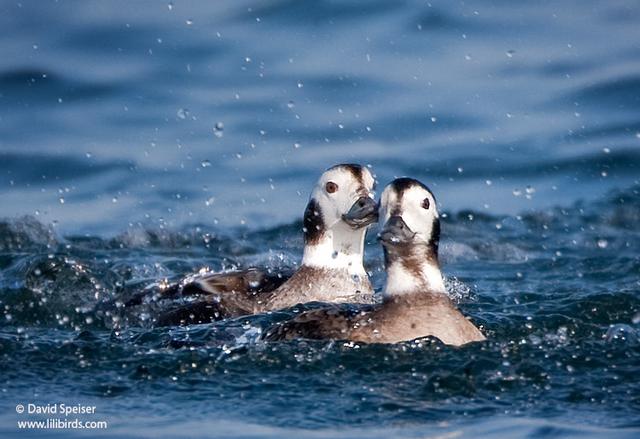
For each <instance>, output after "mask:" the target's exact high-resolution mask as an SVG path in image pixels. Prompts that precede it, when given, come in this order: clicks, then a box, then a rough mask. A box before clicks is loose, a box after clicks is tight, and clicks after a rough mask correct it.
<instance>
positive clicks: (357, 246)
mask: <svg viewBox="0 0 640 439" xmlns="http://www.w3.org/2000/svg"><path fill="white" fill-rule="evenodd" d="M373 186H374V178H373V176H372V175H371V172H370V171H369V169H367V168H366V167H362V166H360V165H355V164H340V165H336V166H333V167H331V168H329V169H327V170H326V171H325V172H324V173H323V174H322V176H321V177H320V179H319V180H318V182H317V183H316V185H315V187H314V189H313V191H312V193H311V197H310V199H309V203H308V204H307V207H306V209H305V212H304V221H303V231H304V253H303V256H302V263H301V264H300V267H299V268H298V270H297V271H295V273H293V275H292V276H291V277H290V278H288V279H287V277H283V276H279V275H274V274H269V273H267V272H265V271H264V270H260V269H249V270H244V271H236V272H230V273H213V274H209V275H205V276H200V277H196V278H195V279H192V280H190V281H189V282H186V283H183V284H182V285H180V286H177V287H174V288H173V289H170V290H171V291H170V294H173V295H179V294H183V295H190V294H204V295H205V296H206V297H205V300H201V301H196V302H194V303H191V304H188V305H186V306H182V307H179V308H177V309H174V310H172V311H169V312H167V313H165V314H163V315H161V316H160V317H159V318H158V322H157V323H158V324H159V325H175V324H185V323H186V324H192V323H204V322H210V321H212V320H220V319H224V318H229V317H238V316H241V315H247V314H255V313H259V312H265V311H271V310H277V309H282V308H287V307H290V306H293V305H296V304H298V303H304V302H315V301H319V302H352V303H372V302H373V288H372V286H371V283H370V281H369V277H368V275H367V272H366V271H365V269H364V265H363V255H364V239H365V234H366V231H367V229H368V227H369V226H370V225H371V224H372V223H374V222H376V221H377V218H378V209H377V205H376V203H375V201H374V199H373V192H372V191H373ZM285 280H286V281H285Z"/></svg>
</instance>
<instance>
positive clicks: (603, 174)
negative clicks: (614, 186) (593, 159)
mask: <svg viewBox="0 0 640 439" xmlns="http://www.w3.org/2000/svg"><path fill="white" fill-rule="evenodd" d="M600 175H601V176H602V177H606V176H607V175H609V174H607V171H602V172H601V173H600Z"/></svg>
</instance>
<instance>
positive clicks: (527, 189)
mask: <svg viewBox="0 0 640 439" xmlns="http://www.w3.org/2000/svg"><path fill="white" fill-rule="evenodd" d="M535 191H536V188H534V187H532V186H527V187H526V188H525V192H526V193H527V194H529V195H531V194H533V193H535Z"/></svg>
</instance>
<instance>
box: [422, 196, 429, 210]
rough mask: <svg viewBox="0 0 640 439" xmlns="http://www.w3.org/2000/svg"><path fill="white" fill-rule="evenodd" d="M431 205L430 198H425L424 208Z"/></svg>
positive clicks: (423, 201)
mask: <svg viewBox="0 0 640 439" xmlns="http://www.w3.org/2000/svg"><path fill="white" fill-rule="evenodd" d="M429 206H430V203H429V198H425V199H424V200H422V208H423V209H428V208H429Z"/></svg>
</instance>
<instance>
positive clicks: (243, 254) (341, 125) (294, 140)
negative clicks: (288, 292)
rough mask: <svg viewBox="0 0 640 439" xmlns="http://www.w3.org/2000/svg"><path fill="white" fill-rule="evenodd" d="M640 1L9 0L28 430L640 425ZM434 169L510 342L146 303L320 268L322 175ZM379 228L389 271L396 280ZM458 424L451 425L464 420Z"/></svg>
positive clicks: (451, 240)
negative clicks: (386, 332) (370, 336)
mask: <svg viewBox="0 0 640 439" xmlns="http://www.w3.org/2000/svg"><path fill="white" fill-rule="evenodd" d="M639 21H640V6H638V4H637V3H636V2H632V1H610V2H594V1H562V2H560V1H554V2H551V1H549V2H547V1H542V2H526V3H525V2H502V1H498V2H488V1H465V2H444V1H441V2H439V1H433V2H423V1H409V0H407V1H381V0H380V1H377V0H373V1H368V2H356V1H314V2H302V1H294V0H281V1H262V2H258V1H216V2H182V1H178V0H176V1H174V2H172V3H169V2H126V1H109V2H103V1H83V2H70V1H59V2H54V1H22V2H14V1H5V2H2V3H0V206H2V207H1V210H0V216H1V217H2V218H3V219H2V220H0V306H1V307H2V309H3V314H4V316H0V368H1V369H2V372H1V374H0V394H1V395H2V398H0V436H2V437H42V434H43V432H42V431H38V430H28V431H19V430H18V429H17V426H16V425H17V424H16V423H17V421H19V420H21V419H39V418H38V417H37V416H35V415H29V416H27V415H25V414H23V415H19V414H17V413H16V411H15V406H16V404H28V403H29V402H31V403H38V404H46V403H59V402H63V403H67V404H85V405H89V404H92V405H95V406H96V407H97V409H96V413H97V414H95V415H92V416H88V417H86V418H84V419H87V420H106V421H108V422H109V428H108V429H107V430H104V431H101V432H97V433H96V431H91V432H90V433H87V432H86V431H79V430H74V431H70V430H59V431H52V430H50V431H47V432H46V434H47V436H54V437H69V436H78V437H79V436H87V435H92V434H100V435H102V436H103V437H150V436H155V437H184V436H187V437H269V438H271V437H310V438H311V437H336V438H337V437H362V436H368V437H381V438H383V437H385V438H386V437H431V436H438V435H442V436H443V437H479V436H482V437H495V438H503V437H523V436H527V437H585V436H588V437H637V436H638V435H640V430H639V429H640V398H639V397H638V395H640V380H638V373H640V228H639V227H638V223H639V221H640V181H639V180H640V177H639V176H640V27H639V26H638V22H639ZM345 161H348V162H357V163H363V164H368V165H371V167H372V170H373V171H374V172H375V174H376V175H377V179H378V182H379V186H380V187H381V186H383V185H384V184H386V183H387V182H388V181H389V180H391V179H392V178H393V177H395V176H401V175H409V176H412V177H415V178H418V179H420V180H422V181H424V182H425V183H427V184H428V185H429V186H430V187H431V188H432V189H433V190H434V192H435V193H436V196H437V198H438V201H439V203H440V208H441V209H442V210H443V211H444V212H446V213H447V215H446V218H445V219H444V224H443V239H444V243H443V246H442V260H443V263H444V264H443V265H444V272H445V274H446V276H447V285H448V287H449V290H450V293H451V294H452V296H453V297H454V298H455V299H456V301H457V302H458V303H459V306H460V308H461V309H462V310H463V312H464V313H466V314H468V315H470V316H472V317H473V319H474V320H475V321H476V322H478V323H480V324H482V325H483V326H484V328H485V330H486V333H487V335H488V337H489V341H487V342H485V343H480V344H476V345H473V346H469V347H465V348H463V349H453V348H449V347H444V346H442V345H439V344H437V343H435V344H434V343H432V342H429V341H423V342H420V343H407V344H403V345H398V346H351V345H343V344H342V343H329V344H327V343H315V342H314V343H309V342H294V343H288V344H277V345H267V344H264V343H262V342H258V341H257V338H258V335H259V334H260V331H261V328H264V327H265V326H266V325H268V324H270V323H272V322H273V321H274V320H277V319H280V318H286V317H288V316H289V315H291V314H293V313H294V310H289V311H286V312H283V313H278V314H276V315H271V316H255V317H250V318H244V319H238V320H234V321H228V322H222V323H218V324H212V325H200V326H193V327H188V328H155V327H154V325H153V324H152V323H151V322H150V321H151V319H152V317H153V313H154V312H157V311H158V310H156V309H146V310H141V311H139V312H136V313H131V312H126V311H123V310H122V309H121V308H120V307H117V306H116V304H117V302H118V301H119V300H120V299H121V298H122V297H125V296H126V295H127V294H130V293H131V292H134V291H137V290H139V289H140V288H143V287H144V286H147V285H149V284H151V283H153V282H156V281H158V280H161V279H165V278H166V279H168V280H177V279H180V277H181V276H183V275H185V274H188V273H191V272H193V271H196V270H198V269H200V268H202V267H204V266H206V267H210V268H212V269H214V270H219V269H227V268H233V267H245V266H251V265H260V266H263V265H267V266H270V267H274V268H279V267H282V268H292V267H295V264H296V263H298V262H299V257H300V254H301V249H302V239H301V221H300V216H301V213H302V211H303V209H304V206H305V204H306V201H307V197H308V193H309V190H310V188H311V185H312V184H313V182H314V180H315V179H316V178H317V177H318V175H319V174H320V173H321V172H322V171H323V170H324V169H325V168H326V167H328V166H330V165H333V164H335V163H339V162H345ZM374 235H375V234H374V233H372V234H370V237H369V239H368V241H369V242H368V245H367V254H366V265H367V267H368V269H370V270H371V272H372V276H373V281H374V284H375V286H376V288H377V289H380V287H381V286H382V283H383V279H384V273H383V265H382V255H381V252H380V250H379V248H378V246H377V244H376V242H375V236H374ZM447 435H449V436H447Z"/></svg>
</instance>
